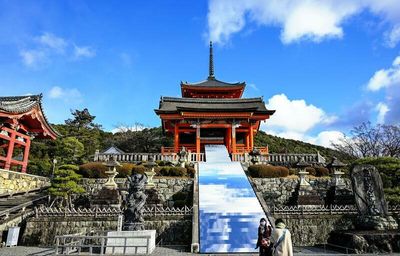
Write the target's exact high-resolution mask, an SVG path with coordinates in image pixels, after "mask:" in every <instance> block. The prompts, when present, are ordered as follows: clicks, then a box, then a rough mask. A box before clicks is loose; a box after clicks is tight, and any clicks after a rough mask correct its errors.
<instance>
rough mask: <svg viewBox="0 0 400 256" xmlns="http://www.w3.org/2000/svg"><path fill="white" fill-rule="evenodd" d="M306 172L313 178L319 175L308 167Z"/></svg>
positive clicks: (312, 168)
mask: <svg viewBox="0 0 400 256" xmlns="http://www.w3.org/2000/svg"><path fill="white" fill-rule="evenodd" d="M306 172H308V174H309V175H313V176H316V175H317V171H316V170H315V168H314V167H306Z"/></svg>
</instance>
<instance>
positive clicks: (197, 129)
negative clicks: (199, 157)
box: [196, 125, 200, 154]
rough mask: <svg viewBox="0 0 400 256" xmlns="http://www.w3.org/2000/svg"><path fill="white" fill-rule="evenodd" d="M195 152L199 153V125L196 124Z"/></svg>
mask: <svg viewBox="0 0 400 256" xmlns="http://www.w3.org/2000/svg"><path fill="white" fill-rule="evenodd" d="M196 153H197V154H199V153H200V125H197V126H196Z"/></svg>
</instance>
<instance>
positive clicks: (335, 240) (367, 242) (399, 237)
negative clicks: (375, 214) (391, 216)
mask: <svg viewBox="0 0 400 256" xmlns="http://www.w3.org/2000/svg"><path fill="white" fill-rule="evenodd" d="M328 243H330V244H333V245H338V246H342V247H346V248H350V249H352V250H354V253H357V254H364V253H399V252H400V231H398V230H386V231H378V230H365V231H356V230H347V231H333V232H331V234H330V237H329V239H328Z"/></svg>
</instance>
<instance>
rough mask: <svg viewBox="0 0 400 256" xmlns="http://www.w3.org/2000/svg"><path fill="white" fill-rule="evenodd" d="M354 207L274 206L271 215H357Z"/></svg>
mask: <svg viewBox="0 0 400 256" xmlns="http://www.w3.org/2000/svg"><path fill="white" fill-rule="evenodd" d="M357 213H358V211H357V208H356V206H355V205H330V206H325V205H299V206H274V207H272V214H277V215H319V214H357Z"/></svg>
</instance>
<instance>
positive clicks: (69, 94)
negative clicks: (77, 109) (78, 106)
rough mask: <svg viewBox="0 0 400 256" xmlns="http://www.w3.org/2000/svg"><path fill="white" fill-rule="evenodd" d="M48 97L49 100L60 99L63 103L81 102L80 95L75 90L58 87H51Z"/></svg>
mask: <svg viewBox="0 0 400 256" xmlns="http://www.w3.org/2000/svg"><path fill="white" fill-rule="evenodd" d="M48 97H49V98H50V99H62V100H63V101H64V102H80V101H82V94H81V93H80V91H79V90H78V89H76V88H62V87H60V86H53V87H52V88H51V89H50V91H49V93H48Z"/></svg>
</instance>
